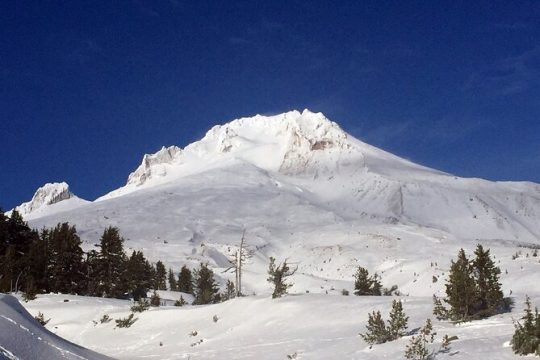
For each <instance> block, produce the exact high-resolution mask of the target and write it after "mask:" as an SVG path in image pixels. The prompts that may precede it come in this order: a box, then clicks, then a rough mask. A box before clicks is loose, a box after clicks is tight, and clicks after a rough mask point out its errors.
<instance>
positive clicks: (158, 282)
mask: <svg viewBox="0 0 540 360" xmlns="http://www.w3.org/2000/svg"><path fill="white" fill-rule="evenodd" d="M154 289H157V290H167V270H166V269H165V265H163V263H162V262H161V261H158V262H157V263H156V274H155V278H154Z"/></svg>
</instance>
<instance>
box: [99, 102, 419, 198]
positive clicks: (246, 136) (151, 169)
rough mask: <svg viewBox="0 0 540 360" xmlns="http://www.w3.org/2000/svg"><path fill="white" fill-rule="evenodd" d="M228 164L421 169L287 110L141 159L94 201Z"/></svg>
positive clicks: (319, 117)
mask: <svg viewBox="0 0 540 360" xmlns="http://www.w3.org/2000/svg"><path fill="white" fill-rule="evenodd" d="M234 163H246V164H250V165H252V166H255V167H257V168H260V169H262V170H264V171H268V172H270V173H279V174H282V175H289V176H307V177H310V178H318V177H319V176H321V175H323V174H329V175H328V176H331V175H332V174H333V173H335V172H350V171H358V170H360V169H369V170H371V171H378V172H382V171H385V170H387V169H403V168H406V169H410V168H414V169H416V170H418V169H419V168H421V167H420V166H418V165H416V164H412V163H410V162H408V161H406V160H404V159H401V158H399V157H397V156H394V155H392V154H389V153H387V152H385V151H383V150H380V149H377V148H375V147H373V146H370V145H368V144H365V143H363V142H361V141H360V140H357V139H355V138H354V137H352V136H350V135H349V134H347V133H346V132H345V131H344V130H342V129H341V127H340V126H339V125H338V124H337V123H335V122H333V121H331V120H329V119H328V118H327V117H326V116H325V115H324V114H322V113H315V112H312V111H310V110H309V109H304V110H303V111H302V112H300V111H298V110H292V111H288V112H285V113H282V114H277V115H255V116H251V117H243V118H239V119H235V120H232V121H230V122H227V123H225V124H222V125H216V126H214V127H212V128H211V129H210V130H208V132H207V133H206V134H205V136H204V137H203V138H202V139H200V140H199V141H196V142H193V143H191V144H189V145H187V146H186V147H185V148H184V149H181V148H179V147H177V146H170V147H163V148H161V150H159V151H158V152H156V153H154V154H147V155H144V157H143V159H142V162H141V165H140V166H139V167H138V168H137V169H136V170H135V171H134V172H133V173H131V174H130V175H129V178H128V181H127V183H126V185H125V186H124V187H122V188H120V189H117V190H114V191H113V192H111V193H109V194H106V195H104V196H103V197H101V198H99V200H104V199H108V198H112V197H116V196H120V195H123V194H127V193H130V192H132V191H135V190H136V189H138V188H139V187H140V186H142V185H144V187H147V186H153V185H157V184H160V183H164V182H169V181H172V180H175V179H178V178H181V177H185V176H188V175H192V174H195V173H201V172H204V171H207V170H210V169H212V168H218V167H222V166H227V165H230V164H234Z"/></svg>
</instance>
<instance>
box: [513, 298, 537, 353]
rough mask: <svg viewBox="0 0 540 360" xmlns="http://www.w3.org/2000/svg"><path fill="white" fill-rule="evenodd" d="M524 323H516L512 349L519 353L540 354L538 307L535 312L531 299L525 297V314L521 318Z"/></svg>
mask: <svg viewBox="0 0 540 360" xmlns="http://www.w3.org/2000/svg"><path fill="white" fill-rule="evenodd" d="M521 319H522V320H523V323H520V322H518V321H516V322H515V323H514V327H515V331H514V335H513V336H512V341H511V344H512V350H514V352H515V353H516V354H519V355H527V354H533V353H536V354H537V355H540V315H539V314H538V309H535V312H534V314H533V312H532V310H531V300H530V298H529V297H528V296H527V297H526V299H525V314H524V316H523V317H522V318H521Z"/></svg>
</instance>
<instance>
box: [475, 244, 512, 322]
mask: <svg viewBox="0 0 540 360" xmlns="http://www.w3.org/2000/svg"><path fill="white" fill-rule="evenodd" d="M474 254H475V255H476V257H475V259H474V260H473V262H472V265H473V274H474V278H475V280H476V291H477V293H476V301H475V304H474V312H475V314H476V316H477V317H486V316H491V315H494V314H496V313H497V312H499V311H500V309H501V308H502V307H503V305H504V296H503V292H502V290H501V284H500V283H499V275H500V274H501V270H500V269H499V268H498V267H497V266H495V263H494V262H493V260H492V259H491V257H490V255H489V249H488V250H484V248H483V247H482V245H478V246H477V247H476V250H475V251H474Z"/></svg>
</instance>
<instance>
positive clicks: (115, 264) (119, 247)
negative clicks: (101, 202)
mask: <svg viewBox="0 0 540 360" xmlns="http://www.w3.org/2000/svg"><path fill="white" fill-rule="evenodd" d="M123 242H124V239H122V238H121V237H120V233H119V230H118V228H115V227H108V228H107V229H105V231H104V232H103V235H102V236H101V241H100V251H99V255H98V259H99V262H98V263H99V271H98V274H99V275H98V276H99V284H98V291H99V293H101V294H102V295H103V296H105V297H115V298H121V297H124V296H125V294H126V293H127V291H128V286H127V284H126V281H124V280H125V279H124V275H125V273H124V271H125V265H126V264H125V263H126V255H125V253H124V246H123Z"/></svg>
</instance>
